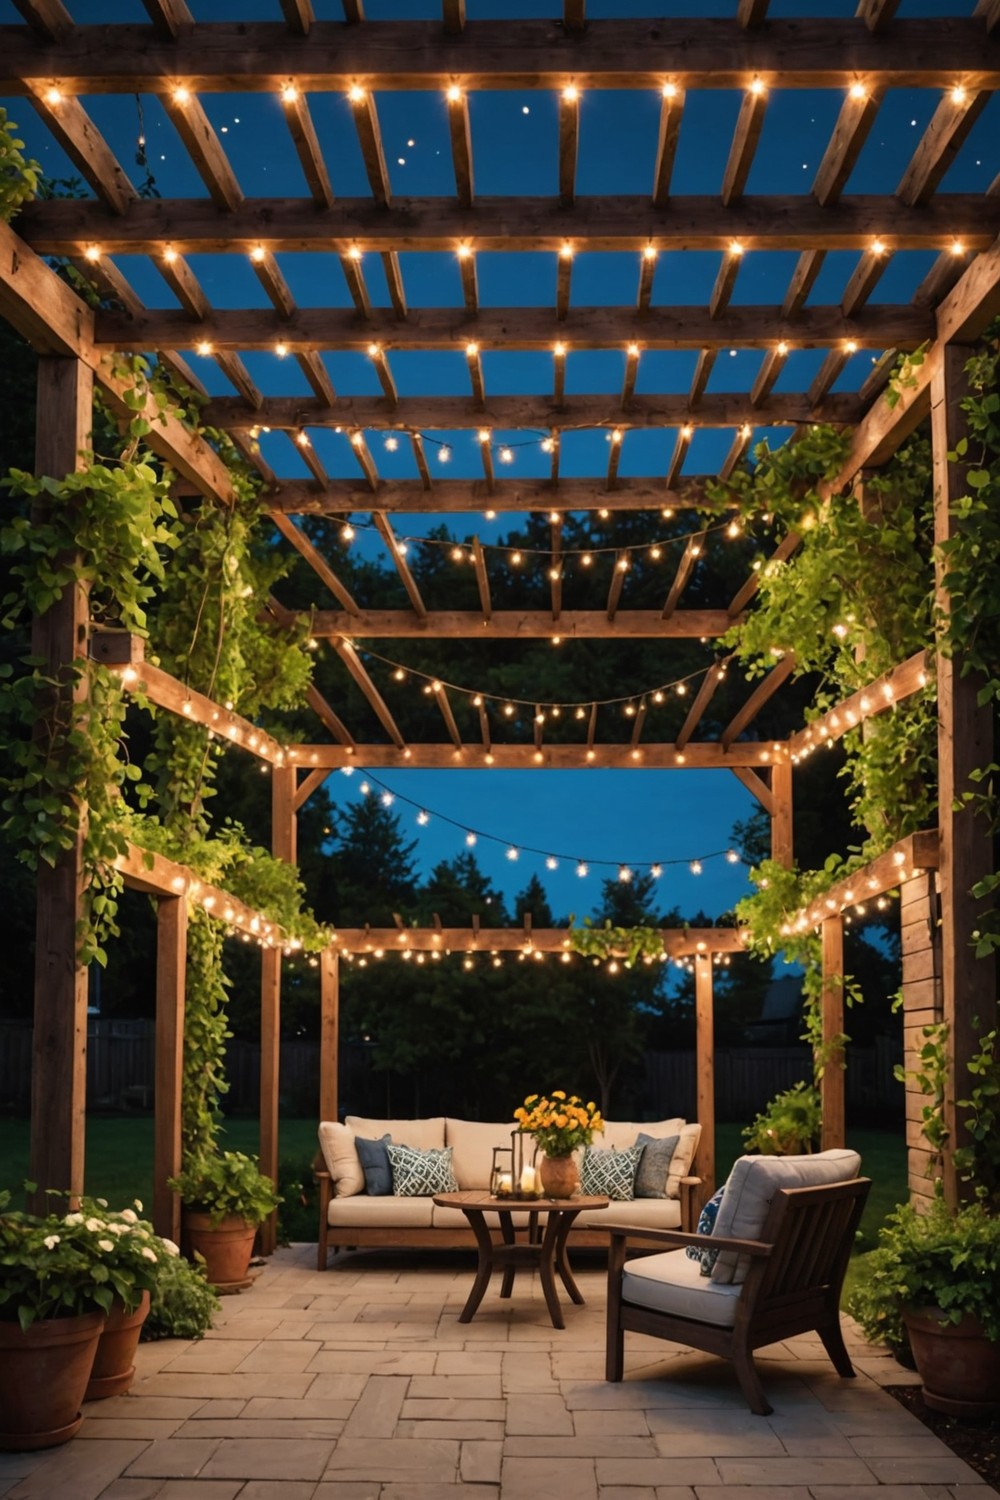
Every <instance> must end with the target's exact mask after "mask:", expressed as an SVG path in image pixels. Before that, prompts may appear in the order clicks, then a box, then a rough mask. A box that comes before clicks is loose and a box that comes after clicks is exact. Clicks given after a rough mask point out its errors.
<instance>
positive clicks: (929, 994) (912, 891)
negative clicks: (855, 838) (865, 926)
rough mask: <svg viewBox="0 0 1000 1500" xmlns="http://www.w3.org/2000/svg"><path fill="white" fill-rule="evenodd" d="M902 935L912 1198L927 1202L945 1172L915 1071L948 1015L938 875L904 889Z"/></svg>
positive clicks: (918, 878)
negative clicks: (930, 1029) (933, 1031)
mask: <svg viewBox="0 0 1000 1500" xmlns="http://www.w3.org/2000/svg"><path fill="white" fill-rule="evenodd" d="M899 938H900V949H901V953H902V960H903V1069H904V1072H905V1075H906V1077H905V1089H906V1092H905V1095H904V1099H905V1110H906V1167H907V1178H908V1182H909V1188H910V1201H911V1202H912V1203H914V1204H916V1205H917V1206H918V1207H925V1208H926V1207H927V1206H928V1204H929V1203H930V1202H931V1200H932V1199H933V1197H934V1180H935V1178H936V1177H940V1175H941V1171H940V1167H936V1166H935V1164H934V1161H933V1159H932V1156H931V1151H930V1145H929V1143H928V1140H927V1137H926V1136H925V1135H924V1131H923V1110H924V1107H925V1105H927V1104H928V1103H929V1102H930V1101H929V1100H928V1097H927V1095H926V1094H923V1093H921V1092H920V1089H919V1088H918V1086H917V1083H916V1081H915V1077H914V1075H915V1074H916V1073H918V1072H920V1071H921V1068H922V1065H921V1062H920V1052H921V1049H922V1047H923V1046H924V1043H925V1042H926V1040H927V1038H926V1037H925V1035H924V1028H925V1027H926V1026H937V1025H939V1024H940V1022H941V1020H942V1019H943V1013H942V1008H941V978H940V965H941V930H940V926H939V923H938V900H937V893H936V891H935V889H934V877H933V875H931V874H929V873H925V874H922V875H914V876H913V878H912V879H911V880H906V881H904V882H903V884H902V885H901V886H900V890H899Z"/></svg>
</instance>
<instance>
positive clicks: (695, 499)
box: [267, 475, 710, 516]
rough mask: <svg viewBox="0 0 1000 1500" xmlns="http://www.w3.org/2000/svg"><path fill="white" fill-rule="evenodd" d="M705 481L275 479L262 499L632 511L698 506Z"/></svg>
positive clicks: (323, 511)
mask: <svg viewBox="0 0 1000 1500" xmlns="http://www.w3.org/2000/svg"><path fill="white" fill-rule="evenodd" d="M709 482H710V481H709V480H708V479H707V478H706V477H705V476H704V475H692V476H691V477H690V478H687V477H685V479H684V480H683V487H682V488H677V487H676V485H670V484H666V483H665V482H664V481H663V480H662V479H655V478H653V479H634V478H625V479H619V480H618V482H617V484H616V486H615V488H614V490H610V491H609V490H604V489H603V488H602V481H601V480H599V479H596V478H595V479H560V481H559V485H558V487H557V488H555V489H553V488H552V487H551V486H550V484H549V482H548V481H547V480H530V479H529V480H523V479H496V480H495V481H494V484H493V485H490V484H489V483H488V482H487V481H483V480H475V479H445V480H440V479H439V480H436V481H435V483H434V488H433V489H429V488H428V487H427V486H426V485H425V484H424V483H423V482H422V481H421V480H413V479H400V480H382V481H381V482H380V484H379V487H378V491H377V494H376V495H375V496H372V494H371V492H370V490H369V489H368V487H367V486H366V485H364V486H363V485H361V484H355V483H352V482H351V481H350V480H348V479H331V480H328V482H327V484H326V485H325V486H324V487H323V488H322V489H320V488H319V487H318V486H316V485H314V484H310V483H309V482H308V481H303V480H299V479H279V480H278V481H277V483H276V484H275V485H272V486H270V487H269V488H268V491H267V499H268V502H269V505H270V509H271V512H272V514H280V513H283V514H285V515H289V516H293V515H316V516H321V515H341V514H343V512H345V511H353V510H368V509H369V508H370V507H371V504H372V501H373V499H376V500H377V503H378V508H379V510H380V511H382V512H383V513H388V512H392V511H405V512H407V513H408V514H411V513H412V514H414V515H417V514H421V513H427V512H431V513H433V514H438V513H445V512H447V513H449V514H457V513H461V512H465V511H480V512H481V511H483V510H484V509H486V508H488V509H490V510H494V511H496V512H497V514H498V515H499V514H501V513H507V512H511V511H532V510H547V511H551V510H556V511H573V510H584V509H590V508H591V507H593V506H595V505H597V506H602V507H604V508H605V509H607V510H620V511H636V510H657V511H659V510H662V509H663V508H664V507H665V506H666V507H669V508H670V509H671V510H687V509H692V508H695V507H697V506H699V505H703V504H704V502H705V492H706V486H707V485H708V484H709Z"/></svg>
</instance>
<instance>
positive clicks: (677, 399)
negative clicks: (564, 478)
mask: <svg viewBox="0 0 1000 1500" xmlns="http://www.w3.org/2000/svg"><path fill="white" fill-rule="evenodd" d="M928 316H931V315H929V314H928ZM750 342H751V343H753V344H754V346H755V347H760V348H767V345H766V344H764V343H760V342H759V341H750ZM166 347H169V348H171V349H173V348H176V347H178V346H177V344H176V343H170V344H168V345H167V346H166ZM189 347H190V346H189ZM879 347H881V345H879ZM863 415H864V407H863V406H862V404H861V402H860V401H859V400H858V398H857V397H856V396H853V395H851V394H850V393H849V392H848V393H844V394H838V395H834V396H826V397H824V398H823V399H822V400H820V401H813V399H812V398H811V397H810V395H809V394H808V392H801V393H800V392H780V393H778V394H773V395H769V396H766V397H764V398H763V399H762V400H760V402H759V403H758V404H755V403H754V400H753V397H752V396H748V395H746V394H745V393H744V392H722V391H719V392H713V393H711V394H710V395H706V396H703V397H702V398H701V399H700V400H699V401H698V402H697V404H694V403H693V402H692V400H691V398H690V396H685V395H683V394H681V395H676V394H675V395H657V396H634V397H633V398H632V403H631V405H630V406H629V409H628V411H627V412H623V411H622V409H621V406H620V404H619V403H618V401H617V400H616V399H615V398H614V397H612V396H572V397H568V398H567V399H566V400H565V401H564V402H562V403H552V402H550V400H549V398H547V397H546V396H541V395H539V396H490V397H488V398H487V400H486V404H485V406H477V405H476V404H475V403H474V401H473V400H472V399H471V398H470V397H469V396H403V397H402V398H401V399H400V401H399V402H398V403H397V404H393V403H390V402H388V401H386V400H385V399H384V398H382V397H378V396H367V397H366V396H351V397H345V398H344V399H342V400H339V401H337V402H335V403H334V404H333V405H330V406H327V405H324V404H322V403H320V402H319V401H314V400H312V399H311V398H310V397H308V396H271V397H268V398H266V399H265V400H264V401H263V402H262V403H261V405H260V406H259V407H257V408H251V407H248V406H247V405H246V403H245V402H243V401H238V400H236V399H235V398H234V397H232V396H218V397H216V398H215V400H213V401H209V402H208V403H207V405H206V407H205V410H204V413H203V417H204V420H205V421H206V422H210V423H211V424H212V425H213V426H220V427H225V428H226V429H227V430H229V431H231V432H250V433H254V432H255V431H256V430H259V428H260V427H271V428H273V429H277V430H280V431H284V432H298V431H299V430H300V429H301V428H302V427H304V426H305V427H332V428H337V427H350V428H352V429H355V430H359V431H364V430H366V429H374V430H378V431H383V432H385V431H388V432H403V431H407V432H409V431H415V430H419V431H427V430H431V431H433V430H435V429H436V430H438V431H451V430H452V429H455V428H461V429H470V430H472V431H478V430H479V429H480V428H483V427H491V428H499V429H504V430H507V431H511V430H516V429H517V428H522V427H523V428H528V429H529V430H537V429H538V428H540V427H541V428H545V427H552V426H555V425H556V424H558V425H559V427H560V428H561V429H562V431H563V432H567V431H571V430H573V431H578V430H580V429H581V428H586V427H603V428H607V429H608V430H609V431H612V432H613V431H615V430H616V429H617V430H618V431H620V432H627V431H629V430H630V429H632V428H645V427H655V428H662V427H682V426H687V425H688V424H689V423H694V422H695V421H696V422H697V423H698V425H699V427H742V426H743V425H744V424H745V423H747V422H750V423H752V424H753V425H754V426H768V427H787V426H800V425H801V424H802V423H804V422H817V421H825V422H831V423H833V424H834V425H836V426H849V425H851V424H853V423H855V422H859V421H861V420H862V417H863ZM468 482H469V484H470V485H471V484H472V482H473V481H471V480H470V481H468ZM500 482H501V483H506V484H507V485H508V486H509V485H511V484H512V483H515V482H516V481H510V480H506V481H500ZM573 482H574V481H572V480H570V481H569V483H571V484H572V483H573ZM578 482H579V481H577V483H578ZM529 483H530V481H529ZM625 483H626V481H624V480H622V479H616V480H615V486H614V489H613V490H611V489H608V485H607V478H606V475H602V476H601V477H600V478H599V479H597V480H595V481H593V484H594V486H595V487H596V488H597V489H598V490H599V491H604V492H606V493H607V494H609V495H610V496H612V498H616V497H617V496H618V494H619V489H618V486H619V485H624V484H625ZM452 484H454V481H452ZM664 488H666V486H664ZM665 498H666V497H665V495H664V493H663V491H661V492H660V495H659V496H658V497H657V499H656V500H652V501H651V502H650V503H651V504H663V503H664V501H665Z"/></svg>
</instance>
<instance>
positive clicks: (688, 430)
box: [664, 422, 694, 515]
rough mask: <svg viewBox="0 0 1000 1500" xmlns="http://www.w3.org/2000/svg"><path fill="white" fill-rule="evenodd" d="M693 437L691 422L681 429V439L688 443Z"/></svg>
mask: <svg viewBox="0 0 1000 1500" xmlns="http://www.w3.org/2000/svg"><path fill="white" fill-rule="evenodd" d="M693 435H694V428H693V427H692V426H691V423H690V422H685V423H684V426H683V427H682V428H681V437H682V438H684V440H685V442H686V441H687V440H688V439H689V438H690V437H692V436H693ZM670 514H671V515H673V511H671V512H670ZM664 515H666V511H664Z"/></svg>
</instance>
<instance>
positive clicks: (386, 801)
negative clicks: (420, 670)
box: [344, 767, 740, 942]
mask: <svg viewBox="0 0 1000 1500" xmlns="http://www.w3.org/2000/svg"><path fill="white" fill-rule="evenodd" d="M344 769H348V768H346V767H345V768H344ZM373 788H374V789H375V790H377V792H378V795H379V801H380V802H381V804H382V805H383V807H387V808H388V807H391V806H392V805H393V803H395V802H399V803H402V804H403V805H405V806H407V807H410V808H412V809H413V810H414V812H415V815H416V821H417V823H418V824H419V825H420V826H421V827H426V826H427V824H428V823H429V822H430V821H431V819H435V820H437V821H439V822H441V823H443V824H445V825H446V826H448V827H450V828H455V829H457V830H458V831H459V832H460V833H461V834H462V836H463V838H464V840H465V844H466V847H467V848H469V849H474V848H475V847H476V845H477V844H478V843H479V842H480V841H481V840H486V841H487V842H488V843H491V844H497V845H502V846H503V849H504V854H505V857H506V858H507V859H508V860H509V861H510V862H511V863H515V862H516V861H518V860H519V859H520V858H521V856H522V855H524V854H528V855H535V856H538V857H539V858H541V859H542V860H544V862H545V868H546V869H547V870H550V871H554V870H557V869H558V868H559V867H560V865H561V864H562V863H564V862H565V863H567V864H571V865H573V867H574V869H575V871H576V875H577V877H578V878H579V879H581V880H583V879H585V878H586V877H587V875H589V873H590V871H591V869H592V868H593V867H595V866H596V867H599V868H602V869H615V870H617V873H618V879H619V880H620V881H622V882H623V883H624V884H629V883H631V882H633V881H634V880H635V877H636V866H635V863H634V862H629V861H627V860H617V859H591V860H588V859H583V858H581V857H580V856H579V855H571V854H568V853H565V852H561V851H559V850H551V849H541V848H537V847H534V846H532V845H529V844H512V843H511V842H510V840H509V838H503V837H501V836H500V835H499V834H494V833H489V832H487V831H486V830H484V829H476V828H469V827H468V826H467V825H466V824H464V823H461V822H459V821H458V820H457V819H455V818H451V817H449V816H448V815H447V813H442V812H438V811H435V810H434V809H431V808H428V807H425V806H423V804H421V803H419V802H414V801H412V799H411V798H409V797H406V796H404V794H403V793H402V792H396V791H393V790H392V789H390V788H389V787H387V786H386V785H385V783H384V782H382V781H380V780H379V778H378V777H377V776H373V775H372V774H371V772H370V771H368V772H366V773H365V780H364V781H362V782H361V783H360V785H359V787H358V791H359V792H360V794H361V795H362V796H364V797H367V796H370V795H371V793H372V790H373ZM722 858H724V859H726V860H727V861H728V862H729V863H730V864H734V863H740V856H739V855H738V854H736V852H735V851H734V850H732V849H725V850H723V849H717V850H714V851H712V852H711V853H708V854H703V855H701V856H700V857H699V858H697V859H694V860H690V859H687V858H676V859H658V860H656V861H654V862H653V863H651V864H650V865H649V872H650V874H651V875H652V876H653V878H654V879H659V878H660V877H661V876H662V874H663V871H664V869H665V868H667V867H674V868H676V867H679V866H681V865H685V864H686V865H687V866H688V868H689V869H690V871H691V873H692V874H695V875H700V874H701V872H702V868H703V865H704V863H705V862H706V861H708V860H712V859H722ZM399 941H400V942H404V941H405V934H404V933H401V934H400V936H399Z"/></svg>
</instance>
